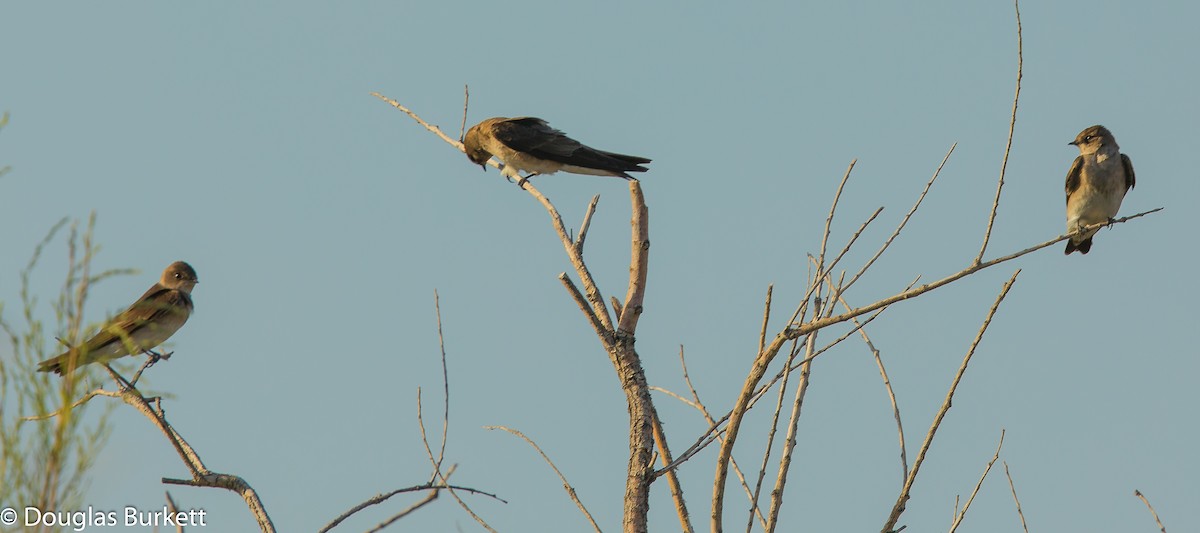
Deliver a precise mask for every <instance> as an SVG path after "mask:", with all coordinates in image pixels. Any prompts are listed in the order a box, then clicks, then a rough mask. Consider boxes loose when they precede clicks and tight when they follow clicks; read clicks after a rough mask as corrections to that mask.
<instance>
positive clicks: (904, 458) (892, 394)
mask: <svg viewBox="0 0 1200 533" xmlns="http://www.w3.org/2000/svg"><path fill="white" fill-rule="evenodd" d="M838 301H839V302H841V304H842V307H844V308H845V309H846V310H847V311H849V310H850V304H849V303H847V302H846V299H845V298H842V297H841V296H840V295H839V296H838ZM854 325H855V326H858V333H859V335H861V336H862V338H863V342H865V343H866V344H867V349H868V350H870V351H871V355H872V356H874V357H875V366H877V367H879V375H880V377H881V378H883V388H884V389H886V390H887V394H888V399H889V400H890V401H891V402H892V416H894V417H895V418H896V432H897V434H898V438H899V441H900V486H901V487H903V486H904V480H905V479H906V478H907V477H908V451H907V450H906V448H905V445H904V423H903V422H901V421H900V404H899V403H897V402H896V391H894V390H892V381H891V379H889V378H888V375H887V369H886V368H884V367H883V357H882V355H881V354H880V352H879V349H878V348H876V347H875V343H873V342H871V337H869V336H868V335H867V330H866V328H865V327H864V326H866V324H863V323H860V322H859V320H858V319H857V318H855V319H854Z"/></svg>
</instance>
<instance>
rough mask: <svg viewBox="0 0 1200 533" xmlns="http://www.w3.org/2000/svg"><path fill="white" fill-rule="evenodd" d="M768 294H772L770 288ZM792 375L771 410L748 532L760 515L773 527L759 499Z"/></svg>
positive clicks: (793, 353)
mask: <svg viewBox="0 0 1200 533" xmlns="http://www.w3.org/2000/svg"><path fill="white" fill-rule="evenodd" d="M768 294H770V290H769V289H768ZM763 328H764V333H765V331H766V329H765V328H766V324H765V323H764V324H763ZM765 340H766V339H765V338H761V337H760V343H759V347H758V349H759V351H761V350H762V342H765ZM796 354H797V351H796V350H790V351H789V352H788V358H787V361H785V362H784V365H783V366H784V367H785V368H786V367H788V366H791V364H792V361H793V360H795V358H796ZM790 377H791V372H784V375H783V384H782V385H780V386H779V394H778V396H777V397H776V399H775V408H774V409H772V411H771V423H770V424H769V425H768V426H767V427H768V428H770V429H768V430H767V443H766V445H764V446H763V457H762V463H761V464H759V466H758V476H757V478H756V479H755V480H754V493H753V494H752V495H751V497H750V513H749V515H750V517H749V518H748V519H747V520H746V533H750V530H751V528H752V527H753V526H754V518H755V517H756V516H757V517H758V520H759V524H760V525H761V526H762V528H763V531H769V530H770V527H771V526H770V523H769V522H768V521H767V517H766V516H763V514H762V509H760V508H759V506H758V501H759V498H760V497H761V496H762V485H763V480H764V479H766V477H767V465H768V464H769V463H770V461H771V450H772V449H773V448H774V447H775V433H776V431H777V430H778V428H779V415H780V414H782V413H783V402H784V399H785V398H787V385H788V379H789V378H790ZM772 501H774V499H772Z"/></svg>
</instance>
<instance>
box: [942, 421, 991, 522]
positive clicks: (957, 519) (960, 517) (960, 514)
mask: <svg viewBox="0 0 1200 533" xmlns="http://www.w3.org/2000/svg"><path fill="white" fill-rule="evenodd" d="M1003 446H1004V430H1003V429H1001V430H1000V443H999V444H997V445H996V453H995V454H994V455H992V460H991V461H988V464H987V467H986V468H984V469H983V475H981V476H979V482H978V483H976V484H975V490H973V491H971V497H969V498H967V503H964V504H963V507H962V510H961V511H959V512H958V515H957V516H955V517H954V523H953V524H950V533H954V532H955V531H958V526H960V525H962V521H963V519H964V518H966V517H967V509H970V508H971V502H973V501H975V495H976V494H979V488H980V487H982V486H983V480H984V479H986V478H987V475H988V472H991V471H992V465H994V464H996V461H997V460H999V459H1000V448H1001V447H1003Z"/></svg>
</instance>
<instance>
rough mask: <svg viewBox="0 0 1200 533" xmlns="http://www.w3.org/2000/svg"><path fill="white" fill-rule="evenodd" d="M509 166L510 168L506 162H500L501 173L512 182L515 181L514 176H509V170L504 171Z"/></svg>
mask: <svg viewBox="0 0 1200 533" xmlns="http://www.w3.org/2000/svg"><path fill="white" fill-rule="evenodd" d="M507 168H508V166H507V165H505V164H504V163H500V175H501V176H504V179H506V180H508V182H509V183H512V182H513V179H512V176H509V175H508V172H505V171H504V170H505V169H507ZM484 170H487V168H486V167H485V168H484Z"/></svg>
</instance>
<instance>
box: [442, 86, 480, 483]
mask: <svg viewBox="0 0 1200 533" xmlns="http://www.w3.org/2000/svg"><path fill="white" fill-rule="evenodd" d="M470 103H471V86H470V85H466V84H463V119H462V126H460V127H459V128H458V140H459V142H462V140H463V138H464V137H466V136H467V105H469V104H470ZM434 497H437V496H436V494H435V495H434Z"/></svg>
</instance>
